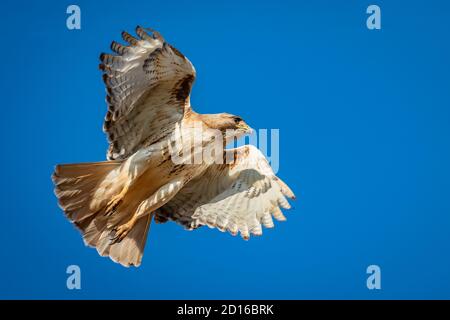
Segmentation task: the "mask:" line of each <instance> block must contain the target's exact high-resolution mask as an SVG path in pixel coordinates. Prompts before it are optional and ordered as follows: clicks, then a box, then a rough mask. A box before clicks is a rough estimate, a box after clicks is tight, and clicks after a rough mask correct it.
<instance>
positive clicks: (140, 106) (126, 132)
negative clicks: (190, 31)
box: [100, 26, 195, 160]
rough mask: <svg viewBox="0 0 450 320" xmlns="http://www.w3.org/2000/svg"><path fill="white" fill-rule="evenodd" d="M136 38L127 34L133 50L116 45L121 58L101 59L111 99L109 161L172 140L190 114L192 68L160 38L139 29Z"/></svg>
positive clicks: (107, 121)
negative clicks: (156, 143) (171, 137)
mask: <svg viewBox="0 0 450 320" xmlns="http://www.w3.org/2000/svg"><path fill="white" fill-rule="evenodd" d="M136 33H137V35H138V36H139V38H134V37H133V36H131V35H130V34H128V33H127V32H122V37H123V39H124V40H125V41H126V42H128V43H129V45H128V46H124V45H120V44H118V43H117V42H113V43H112V44H111V50H113V51H114V52H116V55H113V54H105V53H102V54H101V55H100V61H101V64H100V69H101V70H102V71H103V81H104V82H105V85H106V90H107V93H108V94H107V97H106V101H107V103H108V112H107V113H106V117H105V122H104V125H103V129H104V131H105V132H106V133H107V135H108V139H109V142H110V147H109V150H108V159H109V160H114V159H125V158H127V157H128V156H130V155H131V154H133V153H134V152H136V151H137V150H139V149H140V148H141V147H142V146H146V145H151V144H152V143H154V142H156V141H158V140H160V139H163V138H164V137H167V136H168V135H170V134H171V133H172V132H173V130H174V126H175V124H176V123H179V122H180V121H181V120H182V118H183V116H184V114H185V112H186V111H187V110H188V109H189V108H190V102H189V94H190V91H191V87H192V84H193V82H194V80H195V69H194V67H193V65H192V63H191V62H190V61H189V60H188V59H187V58H186V57H185V56H184V55H182V54H181V53H180V52H179V51H178V50H177V49H175V48H173V47H172V46H171V45H170V44H168V43H167V42H165V41H164V39H163V37H162V36H161V35H160V34H159V33H158V32H153V36H150V35H149V34H147V33H146V31H145V30H144V29H143V28H141V27H139V26H138V27H136Z"/></svg>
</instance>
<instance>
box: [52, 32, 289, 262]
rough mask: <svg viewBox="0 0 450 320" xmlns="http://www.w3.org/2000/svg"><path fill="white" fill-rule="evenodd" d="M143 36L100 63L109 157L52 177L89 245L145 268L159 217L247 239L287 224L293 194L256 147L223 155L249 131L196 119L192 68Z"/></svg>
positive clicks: (224, 119) (235, 122) (153, 35)
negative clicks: (285, 211)
mask: <svg viewBox="0 0 450 320" xmlns="http://www.w3.org/2000/svg"><path fill="white" fill-rule="evenodd" d="M136 34H137V37H133V36H132V35H130V34H129V33H127V32H123V33H122V37H123V39H124V40H125V41H126V42H127V43H128V45H122V44H119V43H117V42H114V41H113V42H112V44H111V50H112V51H114V52H115V53H116V54H105V53H103V54H101V56H100V60H101V64H100V69H101V70H102V72H103V81H104V82H105V85H106V89H107V97H106V101H107V104H108V111H107V113H106V116H105V121H104V125H103V129H104V131H105V132H106V134H107V136H108V141H109V149H108V152H107V159H108V160H107V161H103V162H90V163H77V164H60V165H57V166H56V168H55V171H54V173H53V176H52V178H53V182H54V184H55V194H56V196H57V198H58V202H59V205H60V207H61V208H62V209H63V210H64V212H65V214H66V216H67V218H68V219H69V220H70V221H71V222H73V224H74V225H75V226H76V227H77V228H78V229H79V231H80V232H81V234H82V236H83V239H84V242H85V243H86V245H88V246H91V247H95V248H96V249H97V251H98V253H99V254H100V255H101V256H109V257H110V258H111V259H112V260H113V261H115V262H118V263H120V264H122V265H124V266H131V265H134V266H139V265H140V264H141V260H142V255H143V251H144V246H145V242H146V239H147V234H148V230H149V227H150V223H151V220H152V219H154V220H155V222H157V223H163V222H166V221H169V220H172V221H175V222H177V223H179V224H181V225H182V226H184V227H185V228H186V229H188V230H193V229H196V228H198V227H200V226H203V225H207V226H209V227H211V228H217V229H219V230H221V231H228V232H230V233H231V234H232V235H236V234H238V233H240V235H241V236H242V237H243V238H244V239H246V240H247V239H249V237H250V234H253V235H261V234H262V226H265V227H268V228H271V227H273V226H274V224H273V221H272V217H274V218H275V219H277V220H281V221H282V220H285V217H284V216H283V214H282V213H281V210H280V207H283V208H287V209H288V208H289V207H290V206H289V203H288V202H287V200H286V198H285V196H286V197H289V198H292V199H294V198H295V196H294V194H293V193H292V191H291V190H290V189H289V187H288V186H287V185H286V184H285V183H284V182H283V181H281V180H280V179H279V178H278V177H277V176H275V174H274V172H273V171H272V168H271V167H270V165H269V163H268V162H267V160H266V158H265V157H264V155H263V154H262V153H261V152H260V151H259V150H258V149H257V148H256V147H254V146H250V145H246V146H242V147H239V148H232V149H226V148H225V146H226V145H227V144H228V143H229V142H230V141H233V139H235V138H239V137H241V136H243V135H245V134H248V133H250V132H251V128H250V127H249V126H248V125H247V124H246V123H245V121H244V120H242V119H241V118H240V117H238V116H234V115H231V114H227V113H220V114H199V113H196V112H195V111H194V110H193V109H192V107H191V104H190V99H189V95H190V91H191V87H192V84H193V82H194V79H195V69H194V67H193V65H192V64H191V62H190V61H189V60H188V59H187V58H186V57H185V56H184V55H183V54H182V53H181V52H179V51H178V50H177V49H175V48H174V47H172V46H171V45H170V44H168V43H167V42H166V41H165V40H164V39H163V37H162V36H161V35H160V34H159V33H158V32H156V31H153V30H151V29H145V28H141V27H139V26H138V27H137V28H136ZM199 150H200V151H199ZM204 150H209V151H211V152H210V153H209V154H210V155H211V157H209V158H208V159H209V160H208V159H206V160H205V158H206V157H205V158H202V157H201V155H202V154H203V153H204ZM198 159H200V161H199V160H198ZM211 159H213V161H211ZM207 160H208V161H207Z"/></svg>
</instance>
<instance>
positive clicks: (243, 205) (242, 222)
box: [155, 146, 295, 240]
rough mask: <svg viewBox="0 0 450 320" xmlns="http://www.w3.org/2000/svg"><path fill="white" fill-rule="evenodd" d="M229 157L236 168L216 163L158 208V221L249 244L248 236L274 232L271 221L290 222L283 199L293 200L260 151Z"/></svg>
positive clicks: (247, 148) (252, 149) (249, 150)
mask: <svg viewBox="0 0 450 320" xmlns="http://www.w3.org/2000/svg"><path fill="white" fill-rule="evenodd" d="M229 152H233V153H234V155H235V161H234V163H232V164H212V165H211V166H210V167H209V168H208V169H207V170H206V171H205V173H204V174H203V175H201V176H200V177H197V178H195V179H194V180H192V181H191V182H189V183H188V184H187V185H186V186H185V187H184V188H183V189H181V190H180V192H179V193H178V194H177V195H176V196H175V197H174V198H173V199H172V200H171V201H169V202H168V203H167V204H166V205H164V206H163V207H161V208H160V209H158V210H157V212H156V213H155V221H156V222H165V221H167V220H173V221H175V222H178V223H180V224H181V225H183V226H185V227H186V228H187V229H195V228H197V227H199V226H201V225H207V226H209V227H211V228H218V229H219V230H221V231H228V232H230V233H231V234H232V235H236V234H237V233H240V234H241V236H242V237H243V238H244V239H246V240H247V239H249V237H250V234H254V235H261V234H262V226H265V227H267V228H272V227H274V224H273V220H272V217H274V218H275V219H277V220H279V221H284V220H286V218H285V217H284V215H283V213H282V212H281V210H280V207H282V208H285V209H289V208H290V205H289V203H288V201H287V200H286V198H285V196H287V197H289V198H291V199H295V196H294V194H293V193H292V191H291V190H290V189H289V187H288V186H287V185H286V184H285V183H284V182H283V181H281V179H279V178H278V177H277V176H275V174H274V173H273V170H272V168H271V167H270V165H269V163H268V162H267V160H266V158H265V157H264V155H263V154H262V153H261V151H259V150H258V149H257V148H256V147H254V146H243V147H240V148H236V149H231V150H229Z"/></svg>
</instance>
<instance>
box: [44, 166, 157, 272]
mask: <svg viewBox="0 0 450 320" xmlns="http://www.w3.org/2000/svg"><path fill="white" fill-rule="evenodd" d="M121 163H122V162H121V161H104V162H91V163H78V164H63V165H57V166H56V168H55V172H54V173H53V175H52V180H53V183H54V184H55V194H56V196H57V198H58V202H59V205H60V207H61V209H62V210H64V212H65V214H66V216H67V218H68V219H69V220H70V221H71V222H72V223H73V224H74V225H75V226H76V227H77V228H78V229H79V230H80V232H81V234H82V236H83V239H84V242H85V244H86V245H88V246H90V247H95V248H96V249H97V251H98V253H99V254H100V255H101V256H109V257H110V258H111V259H112V260H113V261H115V262H118V263H120V264H122V265H124V266H127V267H128V266H131V265H134V266H139V265H140V264H141V260H142V254H143V252H144V247H145V242H146V239H147V233H148V229H149V226H150V221H151V218H152V216H151V215H147V216H144V217H142V218H140V219H139V220H138V221H137V222H136V224H135V225H134V227H133V229H132V230H131V231H130V232H129V233H128V235H127V236H126V237H125V238H124V239H123V240H122V241H120V242H113V241H112V234H113V232H112V227H111V226H110V225H108V217H105V215H104V214H103V211H102V208H103V207H104V206H105V205H106V203H107V202H108V200H109V198H105V199H102V200H101V201H99V199H98V197H99V192H100V194H103V195H104V193H105V192H107V190H102V188H103V189H104V188H105V181H107V180H108V179H109V180H112V181H111V185H112V184H113V183H114V181H113V179H114V177H115V173H116V172H117V170H114V169H117V168H119V167H120V165H121ZM100 184H101V186H100ZM102 191H103V192H102Z"/></svg>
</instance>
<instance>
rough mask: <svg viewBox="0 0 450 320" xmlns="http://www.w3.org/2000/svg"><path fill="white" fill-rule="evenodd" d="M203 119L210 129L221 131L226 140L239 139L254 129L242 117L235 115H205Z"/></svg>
mask: <svg viewBox="0 0 450 320" xmlns="http://www.w3.org/2000/svg"><path fill="white" fill-rule="evenodd" d="M202 118H203V119H202V120H203V122H205V123H206V124H207V125H208V126H209V127H210V128H212V129H217V130H220V131H221V132H222V134H223V135H224V136H225V137H226V138H239V137H242V136H243V135H246V134H251V133H252V132H253V129H252V128H250V126H249V125H248V124H247V123H246V122H245V121H244V120H242V118H241V117H239V116H235V115H233V114H229V113H218V114H208V115H206V114H205V115H202Z"/></svg>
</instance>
